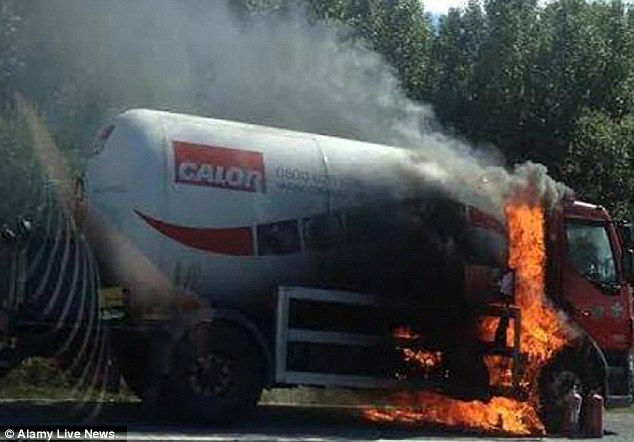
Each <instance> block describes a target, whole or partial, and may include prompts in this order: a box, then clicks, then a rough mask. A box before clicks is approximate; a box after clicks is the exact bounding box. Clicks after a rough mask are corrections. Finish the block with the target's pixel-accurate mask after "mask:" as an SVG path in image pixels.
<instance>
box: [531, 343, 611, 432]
mask: <svg viewBox="0 0 634 442" xmlns="http://www.w3.org/2000/svg"><path fill="white" fill-rule="evenodd" d="M595 378H596V376H593V373H592V371H591V370H588V369H587V364H584V363H583V361H582V360H580V359H579V358H576V357H574V356H572V355H570V354H569V353H568V354H566V353H562V354H561V355H559V356H557V357H556V358H555V359H554V360H553V361H552V362H551V363H550V364H548V365H547V366H546V367H544V368H543V369H542V372H541V374H540V376H539V399H540V410H539V411H540V418H541V420H542V423H543V424H544V426H545V427H546V431H547V432H548V433H549V434H559V433H561V432H562V430H563V424H564V418H565V410H566V396H567V395H568V393H569V392H570V391H571V390H572V389H573V387H575V386H576V387H577V390H578V391H579V393H580V394H581V395H582V396H584V397H585V396H586V395H587V394H588V393H589V392H590V391H591V390H597V391H601V387H600V383H599V382H598V381H596V379H595Z"/></svg>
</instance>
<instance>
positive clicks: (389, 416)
mask: <svg viewBox="0 0 634 442" xmlns="http://www.w3.org/2000/svg"><path fill="white" fill-rule="evenodd" d="M506 217H507V222H508V232H509V233H508V234H509V262H508V264H509V267H510V268H511V269H512V270H514V272H515V304H516V305H517V306H518V307H519V308H520V311H521V334H520V343H521V352H522V355H523V371H522V373H521V379H520V386H521V387H522V389H523V391H525V392H527V394H528V396H527V399H526V400H525V401H520V400H516V399H511V398H508V397H503V396H495V397H493V398H492V399H491V400H490V401H488V402H481V401H460V400H457V399H452V398H449V397H446V396H442V395H439V394H437V393H432V392H420V393H416V394H415V395H412V394H408V395H403V396H401V397H399V398H396V403H397V407H395V408H385V409H370V410H367V411H366V412H365V415H366V417H368V418H369V419H372V420H375V421H398V422H407V423H414V422H430V423H435V424H440V425H447V426H460V427H462V428H471V429H478V430H484V431H495V432H504V433H511V434H516V435H529V434H543V433H544V426H543V424H542V422H541V421H540V419H539V415H538V412H537V410H538V403H539V397H538V386H537V385H536V384H537V382H536V379H537V375H538V373H539V370H540V368H541V367H542V366H544V364H545V363H546V362H547V361H548V360H549V359H550V358H551V357H552V356H553V355H554V354H555V353H556V352H557V351H558V350H560V349H561V348H563V347H564V346H565V345H566V343H567V341H568V338H567V333H566V329H567V327H566V325H565V322H564V321H563V320H562V318H561V317H560V316H559V315H558V314H557V311H556V310H554V309H553V308H552V307H551V306H550V304H549V303H548V301H547V299H546V296H545V263H546V247H545V231H544V228H545V222H544V221H545V220H544V211H543V209H542V208H541V207H538V206H529V205H525V204H520V205H513V204H511V205H508V206H507V207H506ZM497 324H498V320H496V319H492V318H488V319H485V320H483V322H482V325H481V328H480V333H481V338H482V340H483V341H489V342H490V341H491V340H492V337H493V336H494V335H495V330H496V327H497ZM509 332H510V333H509V336H507V340H512V339H513V336H512V334H511V333H512V328H509ZM400 333H402V331H401V332H400ZM405 356H407V355H405ZM425 361H428V359H425ZM485 362H486V365H487V368H488V370H489V375H490V379H491V384H492V385H500V384H502V385H509V384H510V380H511V364H509V360H508V359H506V358H501V357H495V356H494V357H487V358H486V360H485ZM421 363H423V362H421Z"/></svg>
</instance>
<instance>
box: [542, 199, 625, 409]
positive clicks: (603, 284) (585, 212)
mask: <svg viewBox="0 0 634 442" xmlns="http://www.w3.org/2000/svg"><path fill="white" fill-rule="evenodd" d="M550 224H551V225H550V226H549V229H548V231H549V238H548V247H549V253H548V256H549V268H548V270H549V284H548V287H549V288H550V292H551V293H549V295H550V296H551V297H552V299H553V301H554V302H555V303H556V304H558V305H559V306H560V307H562V308H563V309H564V311H565V312H566V313H567V314H568V315H569V317H570V318H571V319H572V320H573V322H574V323H575V324H576V325H577V326H578V327H579V328H580V329H582V330H583V332H584V333H583V335H585V336H586V338H587V339H588V340H590V342H591V343H592V345H593V346H595V347H596V348H597V349H599V350H600V351H599V353H600V354H602V355H603V357H604V359H605V361H604V362H605V365H606V369H607V385H606V392H605V394H606V399H607V402H608V404H609V405H613V406H617V405H629V404H631V402H632V396H631V387H632V386H631V383H632V344H633V342H632V341H633V339H634V331H633V324H634V320H633V317H632V315H633V313H632V285H631V282H632V259H631V257H632V251H631V246H632V244H631V241H630V238H631V228H630V227H627V225H625V224H619V223H617V222H615V221H614V220H613V219H612V218H611V217H610V214H609V213H608V211H607V210H606V209H605V208H604V207H602V206H599V205H594V204H588V203H584V202H580V201H566V202H564V204H562V205H561V207H560V209H558V210H555V211H553V216H552V219H551V220H550Z"/></svg>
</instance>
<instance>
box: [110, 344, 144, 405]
mask: <svg viewBox="0 0 634 442" xmlns="http://www.w3.org/2000/svg"><path fill="white" fill-rule="evenodd" d="M111 348H112V349H113V354H114V359H115V362H116V364H117V365H118V366H119V369H120V370H121V375H122V376H123V380H124V381H125V384H126V385H127V387H128V388H129V389H130V390H131V391H132V392H133V393H134V394H135V395H136V396H137V397H138V398H139V399H145V394H144V392H145V391H146V380H147V379H149V377H148V376H147V371H148V369H149V367H148V363H149V356H148V348H149V346H148V342H147V340H146V339H143V338H141V337H138V336H117V337H116V339H115V340H114V341H113V342H112V345H111Z"/></svg>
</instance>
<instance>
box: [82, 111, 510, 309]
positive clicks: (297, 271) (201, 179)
mask: <svg viewBox="0 0 634 442" xmlns="http://www.w3.org/2000/svg"><path fill="white" fill-rule="evenodd" d="M415 160H416V155H415V154H414V153H412V152H410V151H406V150H402V149H397V148H393V147H388V146H382V145H376V144H370V143H364V142H359V141H353V140H347V139H341V138H334V137H328V136H322V135H316V134H309V133H300V132H293V131H288V130H281V129H275V128H270V127H264V126H257V125H251V124H244V123H238V122H230V121H222V120H215V119H209V118H201V117H196V116H190V115H179V114H173V113H167V112H158V111H152V110H130V111H127V112H125V113H123V114H121V115H119V116H118V117H116V118H115V119H114V121H113V122H112V124H111V125H109V126H107V127H105V128H104V129H103V130H102V131H101V132H100V134H99V136H98V137H97V140H96V142H95V145H94V154H93V156H92V158H91V159H90V161H89V164H88V167H87V170H86V173H85V178H84V189H85V202H86V204H85V207H86V209H87V210H86V219H87V221H86V225H87V230H88V231H89V236H90V238H91V240H92V241H93V244H95V245H96V251H97V255H98V259H99V261H100V266H101V268H102V278H103V279H104V280H105V282H106V283H107V284H110V285H120V286H124V287H127V288H129V289H130V290H131V293H132V294H133V296H134V299H135V302H138V303H140V304H141V305H144V306H145V307H147V308H148V309H150V310H151V309H152V308H159V307H160V306H166V305H169V304H170V303H171V302H172V301H173V300H174V299H173V295H174V294H175V293H182V292H187V293H191V294H195V295H196V296H198V297H199V298H201V299H205V300H207V301H208V302H210V303H212V304H218V305H223V306H234V307H240V306H246V305H255V304H256V303H258V302H264V301H263V299H265V296H264V295H265V294H271V293H273V292H274V291H275V288H276V287H277V286H279V285H298V286H316V287H332V288H340V289H341V288H345V289H354V290H363V291H365V292H370V293H382V292H386V293H389V292H391V293H393V292H395V291H408V290H409V291H412V290H414V291H418V292H420V291H421V287H424V288H425V287H426V288H427V290H423V292H429V293H431V292H432V291H433V290H436V289H438V287H439V286H442V287H443V290H442V296H444V297H445V299H447V297H448V296H452V293H453V292H456V293H458V295H460V296H462V295H463V293H462V291H463V288H464V284H463V280H462V275H463V273H464V272H463V270H464V262H465V261H473V262H486V263H489V264H497V263H503V262H504V260H505V258H504V253H505V244H504V239H503V235H501V234H499V232H495V228H493V229H492V228H490V226H488V227H487V226H486V225H485V224H486V223H484V224H482V223H480V224H479V225H478V223H477V222H475V223H473V222H472V221H473V220H474V219H475V220H476V221H477V219H476V218H477V217H475V218H474V217H473V216H472V214H470V210H468V209H467V208H466V207H465V206H463V205H461V204H457V203H455V202H452V201H451V200H450V199H449V198H447V197H446V196H444V195H443V193H442V192H441V190H440V189H439V188H438V186H436V185H435V184H434V182H433V180H431V179H429V180H427V179H426V178H425V177H424V175H422V174H421V173H419V172H418V169H417V168H416V167H414V163H415ZM485 218H486V216H485ZM461 272H462V273H461ZM426 296H431V295H426Z"/></svg>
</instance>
